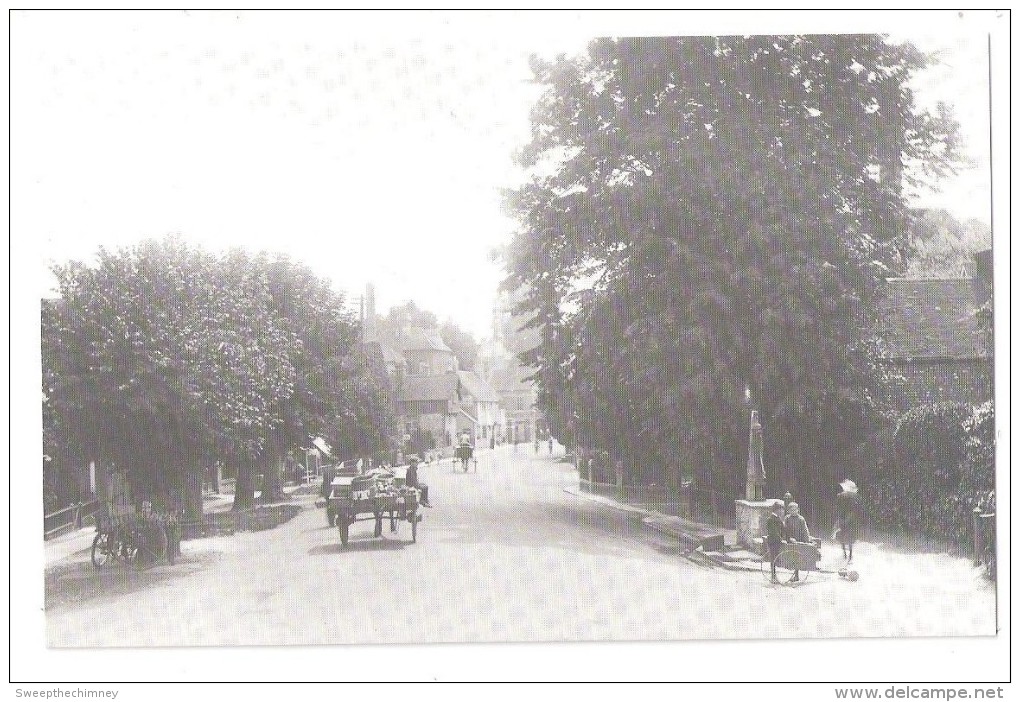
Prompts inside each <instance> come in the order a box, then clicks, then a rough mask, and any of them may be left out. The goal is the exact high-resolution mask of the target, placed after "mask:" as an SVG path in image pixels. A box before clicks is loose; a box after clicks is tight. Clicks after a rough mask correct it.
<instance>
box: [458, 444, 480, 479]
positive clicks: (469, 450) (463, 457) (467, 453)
mask: <svg viewBox="0 0 1020 702" xmlns="http://www.w3.org/2000/svg"><path fill="white" fill-rule="evenodd" d="M474 455H475V448H474V446H472V445H471V444H461V445H460V446H458V447H457V448H455V449H454V451H453V456H454V458H456V459H457V460H458V461H460V465H461V467H462V468H463V469H464V472H465V473H467V472H468V464H469V463H470V462H471V461H472V460H473V461H474V464H475V471H476V472H477V470H478V459H477V458H474ZM455 465H456V464H455Z"/></svg>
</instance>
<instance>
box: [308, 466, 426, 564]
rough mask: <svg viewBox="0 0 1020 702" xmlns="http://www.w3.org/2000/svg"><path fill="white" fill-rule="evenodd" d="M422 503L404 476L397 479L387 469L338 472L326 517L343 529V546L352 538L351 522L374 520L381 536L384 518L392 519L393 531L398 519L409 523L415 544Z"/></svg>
mask: <svg viewBox="0 0 1020 702" xmlns="http://www.w3.org/2000/svg"><path fill="white" fill-rule="evenodd" d="M420 505H421V496H420V494H419V491H418V489H417V488H413V487H408V486H407V485H405V484H404V479H403V478H397V477H395V476H394V475H393V474H392V473H390V472H388V471H375V472H373V473H370V474H368V475H353V476H352V475H339V476H337V477H336V478H333V481H332V483H331V484H330V493H329V497H328V500H327V504H326V519H327V521H328V522H329V523H330V525H331V526H333V525H335V526H336V527H337V529H338V530H339V531H340V543H341V544H343V545H344V546H346V545H347V544H348V542H349V541H350V528H351V525H352V524H354V523H355V522H361V521H374V522H375V536H376V538H379V537H381V536H382V532H383V520H384V519H389V522H390V531H391V532H395V531H396V530H397V522H400V521H404V522H408V523H410V525H411V542H412V543H416V542H417V541H418V523H419V522H420V521H421V519H422V515H421V512H420V511H419V506H420Z"/></svg>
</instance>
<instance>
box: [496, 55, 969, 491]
mask: <svg viewBox="0 0 1020 702" xmlns="http://www.w3.org/2000/svg"><path fill="white" fill-rule="evenodd" d="M924 62H925V59H924V57H923V56H922V55H921V54H920V53H918V52H917V51H916V50H915V49H914V48H913V47H911V46H909V45H894V44H892V43H890V42H888V41H887V40H886V39H884V38H883V37H879V36H825V37H821V36H819V37H812V36H787V37H737V38H730V37H718V38H713V37H707V38H706V37H682V38H642V39H599V40H596V41H594V42H592V43H591V44H590V45H589V48H588V52H587V53H586V54H585V55H583V56H581V57H579V58H576V59H567V58H563V57H561V58H559V59H557V60H556V61H553V62H551V63H546V62H541V61H538V60H533V66H532V67H533V70H534V73H535V80H536V81H537V82H538V83H540V84H542V85H544V86H546V91H545V93H544V94H543V95H542V97H541V98H540V100H539V102H538V103H537V105H536V106H535V108H534V110H533V113H532V120H533V129H532V140H531V143H530V144H529V145H528V146H527V147H526V148H525V149H524V150H523V151H522V153H521V155H520V162H521V164H522V165H523V166H524V167H526V168H530V169H532V173H533V174H534V175H533V178H532V179H531V181H530V182H528V183H527V184H526V185H524V186H522V187H520V188H518V189H517V190H515V191H513V192H511V193H509V194H508V198H507V202H508V207H509V209H510V210H511V211H512V212H513V213H514V214H515V215H516V216H517V218H518V220H519V222H520V229H519V233H518V234H517V235H516V236H515V238H514V240H513V241H512V243H511V245H510V246H509V247H508V248H507V252H506V263H507V268H508V271H509V275H508V278H507V281H506V282H505V286H506V287H508V288H511V289H513V288H522V289H524V290H526V291H527V295H526V299H525V301H524V302H523V303H522V311H527V312H530V313H534V315H535V316H534V319H533V322H532V323H533V324H534V325H536V326H539V327H540V328H541V330H542V334H543V343H542V344H541V345H540V346H539V348H538V349H536V350H535V352H534V353H532V354H530V355H529V357H528V358H527V359H526V360H527V361H528V362H529V363H530V364H533V365H534V366H535V367H537V368H538V373H537V378H538V380H539V383H540V395H539V397H540V402H541V403H542V409H543V411H544V412H545V413H546V414H547V416H549V417H550V421H551V422H552V423H553V424H554V425H558V427H559V430H560V431H561V433H571V434H574V435H576V437H577V439H578V441H579V442H580V443H582V445H584V446H585V447H587V448H592V449H596V450H605V451H608V452H609V453H610V454H611V455H612V456H614V458H623V459H625V460H626V467H627V470H628V475H627V479H628V480H630V481H646V482H647V481H653V480H654V481H656V482H659V481H665V482H672V481H675V480H678V479H679V478H681V477H683V474H685V473H686V474H687V476H692V475H693V476H694V477H696V478H697V480H698V481H699V482H700V483H702V484H703V485H705V486H708V487H712V488H714V489H716V490H719V491H721V492H723V493H726V494H730V495H732V494H735V493H736V492H737V490H738V486H739V484H740V483H741V482H742V476H743V471H744V468H743V466H744V463H745V461H746V450H747V448H746V441H747V417H748V410H749V409H751V408H752V407H753V408H757V409H758V410H759V411H760V412H761V415H762V419H763V422H762V423H763V425H764V427H765V432H766V433H765V436H766V442H767V445H766V449H767V460H768V462H769V464H770V465H769V468H771V469H772V478H773V481H774V484H773V485H772V489H779V488H787V487H789V488H793V489H798V490H800V491H801V492H802V493H804V491H815V490H820V489H822V485H821V482H822V481H825V480H828V479H830V478H831V476H832V475H833V474H834V473H835V470H836V466H837V464H838V463H839V462H840V461H841V459H842V454H843V452H844V451H845V450H846V448H847V447H848V445H849V444H850V443H852V442H853V441H854V440H855V439H856V438H857V437H858V436H859V434H860V433H861V432H862V431H864V430H866V428H867V420H868V416H869V411H870V410H871V409H872V407H871V404H872V403H871V399H870V398H871V397H872V394H871V392H870V389H869V386H870V385H871V384H872V381H873V380H874V379H875V378H876V371H875V368H874V366H873V364H872V360H873V354H874V349H873V348H872V345H871V344H870V343H869V338H868V337H869V330H870V328H871V322H872V319H871V316H872V311H873V310H874V309H875V306H874V300H875V297H876V295H877V294H879V288H880V282H881V280H882V278H883V277H884V276H885V275H886V274H887V272H888V271H889V270H891V269H890V265H891V263H892V262H893V261H894V260H896V258H897V256H898V255H899V253H900V249H901V248H902V246H903V241H902V223H903V220H904V213H905V208H904V203H903V195H902V189H901V184H902V182H903V181H904V180H906V181H907V182H908V183H909V182H916V180H917V179H919V178H925V177H931V176H932V175H933V174H938V173H939V172H941V171H943V170H945V169H946V168H949V167H951V163H952V162H951V159H952V156H953V149H954V147H955V126H954V123H953V122H952V120H951V119H950V118H949V117H948V115H947V114H946V112H945V111H944V110H940V111H939V112H938V113H937V114H928V113H924V112H920V111H918V110H917V109H916V108H915V107H914V104H913V99H912V95H911V93H910V91H909V89H908V87H907V81H908V79H909V78H910V76H911V75H912V74H913V73H914V72H915V71H917V70H918V69H920V68H921V67H923V65H924ZM907 163H909V164H912V165H914V166H916V167H917V168H915V169H914V170H905V169H904V168H903V164H907ZM777 469H778V470H777ZM825 487H827V486H825Z"/></svg>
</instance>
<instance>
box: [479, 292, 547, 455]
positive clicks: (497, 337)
mask: <svg viewBox="0 0 1020 702" xmlns="http://www.w3.org/2000/svg"><path fill="white" fill-rule="evenodd" d="M525 293H526V291H525V290H524V289H518V290H516V291H514V292H506V291H502V292H500V294H499V297H498V298H497V300H496V305H495V307H494V309H493V315H492V337H491V338H489V339H486V340H485V341H484V342H483V343H482V348H481V349H480V353H479V374H480V375H481V376H482V377H483V378H484V379H485V380H486V381H487V382H488V384H489V385H490V386H491V387H492V388H493V390H494V391H495V392H496V393H497V394H499V395H500V396H501V397H502V411H503V414H504V415H505V419H504V427H505V430H504V432H503V434H502V435H501V436H499V437H497V438H498V439H503V440H506V441H511V442H524V443H530V442H531V441H533V440H535V439H537V438H539V436H540V435H541V434H542V433H544V429H543V423H542V418H541V415H540V414H539V412H538V410H537V409H536V405H537V401H538V393H537V391H536V389H535V385H534V383H533V382H532V381H531V379H530V378H531V376H532V374H533V373H534V369H533V368H528V367H527V366H525V365H524V364H523V363H522V361H521V359H520V355H521V354H522V353H525V352H527V351H530V350H531V349H533V348H535V347H536V346H538V345H539V343H540V342H541V337H540V333H539V330H538V329H536V328H534V327H528V326H527V322H528V321H529V319H530V317H529V316H528V315H526V314H522V313H520V312H519V311H518V305H519V303H520V301H521V299H522V298H523V296H524V294H525Z"/></svg>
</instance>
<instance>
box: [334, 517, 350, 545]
mask: <svg viewBox="0 0 1020 702" xmlns="http://www.w3.org/2000/svg"><path fill="white" fill-rule="evenodd" d="M336 525H337V528H339V529H340V544H341V545H343V546H346V545H347V542H348V541H349V540H350V535H351V534H350V524H349V523H348V522H347V516H346V515H343V514H338V515H337V517H336Z"/></svg>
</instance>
